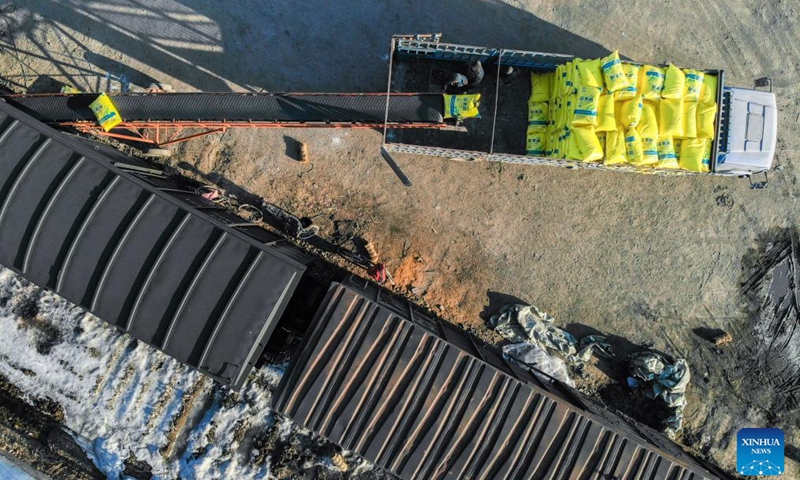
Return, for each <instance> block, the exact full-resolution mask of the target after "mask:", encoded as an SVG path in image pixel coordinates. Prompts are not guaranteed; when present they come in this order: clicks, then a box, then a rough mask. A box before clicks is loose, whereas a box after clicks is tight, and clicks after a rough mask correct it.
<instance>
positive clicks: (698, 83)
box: [683, 69, 705, 102]
mask: <svg viewBox="0 0 800 480" xmlns="http://www.w3.org/2000/svg"><path fill="white" fill-rule="evenodd" d="M683 73H685V74H686V84H685V86H684V88H683V101H684V102H699V101H700V94H701V93H702V92H703V77H705V73H704V72H702V71H700V70H692V69H686V70H684V71H683Z"/></svg>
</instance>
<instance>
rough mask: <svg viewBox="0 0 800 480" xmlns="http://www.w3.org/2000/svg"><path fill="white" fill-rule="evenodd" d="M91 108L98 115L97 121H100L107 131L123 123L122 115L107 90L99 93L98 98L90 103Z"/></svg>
mask: <svg viewBox="0 0 800 480" xmlns="http://www.w3.org/2000/svg"><path fill="white" fill-rule="evenodd" d="M89 108H91V109H92V113H94V116H95V117H97V123H99V124H100V126H101V127H102V128H103V130H104V131H106V132H107V131H109V130H111V129H112V128H114V127H116V126H117V125H119V124H120V123H122V115H121V114H120V113H119V110H117V107H116V106H115V105H114V102H112V101H111V98H110V97H109V96H108V95H106V94H105V92H103V93H101V94H100V95H98V96H97V98H96V99H95V100H94V101H93V102H92V103H90V104H89Z"/></svg>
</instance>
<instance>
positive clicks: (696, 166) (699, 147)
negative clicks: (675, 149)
mask: <svg viewBox="0 0 800 480" xmlns="http://www.w3.org/2000/svg"><path fill="white" fill-rule="evenodd" d="M706 143H709V142H708V140H706V139H705V138H685V139H683V141H682V142H681V158H680V160H679V161H678V164H679V165H680V167H681V168H682V169H684V170H689V171H690V172H710V171H711V164H710V162H709V163H708V164H704V163H703V157H704V156H705V153H706Z"/></svg>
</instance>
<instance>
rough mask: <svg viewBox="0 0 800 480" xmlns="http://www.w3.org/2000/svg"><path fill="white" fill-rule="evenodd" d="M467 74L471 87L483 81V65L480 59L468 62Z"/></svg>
mask: <svg viewBox="0 0 800 480" xmlns="http://www.w3.org/2000/svg"><path fill="white" fill-rule="evenodd" d="M466 76H467V81H469V86H470V87H474V86H475V85H477V84H479V83H481V81H483V65H481V62H480V61H479V60H474V61H472V62H469V63H468V64H467V72H466Z"/></svg>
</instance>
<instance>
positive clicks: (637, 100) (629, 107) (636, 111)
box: [617, 95, 644, 128]
mask: <svg viewBox="0 0 800 480" xmlns="http://www.w3.org/2000/svg"><path fill="white" fill-rule="evenodd" d="M643 106H644V105H643V102H642V96H641V95H636V97H634V98H632V99H630V100H625V101H623V102H620V105H619V108H617V112H618V113H617V115H618V120H619V123H620V124H621V125H622V126H623V127H624V128H628V127H635V126H636V125H638V124H639V121H640V120H641V118H642V108H643Z"/></svg>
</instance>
